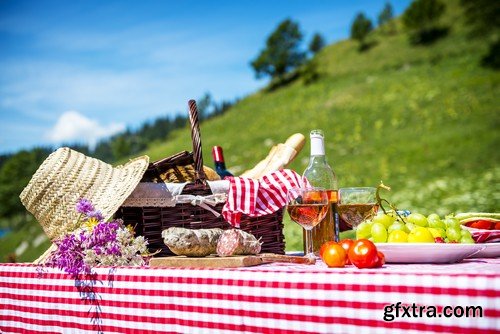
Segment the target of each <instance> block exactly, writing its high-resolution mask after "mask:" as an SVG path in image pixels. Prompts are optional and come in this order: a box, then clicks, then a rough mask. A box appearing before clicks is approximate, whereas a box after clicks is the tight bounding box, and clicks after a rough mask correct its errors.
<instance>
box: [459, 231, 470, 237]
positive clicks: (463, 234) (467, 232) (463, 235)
mask: <svg viewBox="0 0 500 334" xmlns="http://www.w3.org/2000/svg"><path fill="white" fill-rule="evenodd" d="M460 233H461V234H462V238H463V237H466V238H472V234H470V231H468V230H463V229H462V231H461V232H460Z"/></svg>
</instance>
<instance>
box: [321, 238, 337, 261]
mask: <svg viewBox="0 0 500 334" xmlns="http://www.w3.org/2000/svg"><path fill="white" fill-rule="evenodd" d="M334 244H336V242H335V241H327V242H325V243H324V244H323V245H321V247H320V249H319V257H321V258H323V253H324V252H325V249H327V248H328V247H329V246H330V245H334Z"/></svg>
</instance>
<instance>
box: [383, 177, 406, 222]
mask: <svg viewBox="0 0 500 334" xmlns="http://www.w3.org/2000/svg"><path fill="white" fill-rule="evenodd" d="M381 189H384V190H387V191H391V187H388V186H386V185H385V184H384V183H383V182H382V181H380V184H379V185H378V186H377V191H376V192H375V199H376V200H377V204H378V206H380V208H381V209H382V211H383V212H384V214H387V211H386V210H385V208H384V205H383V204H382V203H383V202H385V203H386V204H387V205H389V207H390V208H391V210H392V211H394V212H395V213H396V215H397V216H398V217H399V219H401V221H402V222H403V223H406V221H405V219H404V218H403V217H402V216H401V215H400V214H399V213H398V209H397V208H396V206H395V205H394V204H392V203H391V202H389V201H388V200H386V199H385V198H382V197H380V190H381Z"/></svg>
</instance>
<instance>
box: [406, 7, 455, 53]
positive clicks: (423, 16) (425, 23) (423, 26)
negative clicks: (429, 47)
mask: <svg viewBox="0 0 500 334" xmlns="http://www.w3.org/2000/svg"><path fill="white" fill-rule="evenodd" d="M445 9H446V6H445V5H444V4H443V3H441V2H440V1H439V0H415V1H414V2H413V3H412V4H411V5H410V7H408V9H406V11H405V12H404V13H403V24H404V26H405V28H406V29H407V30H408V31H409V32H410V42H412V43H414V44H419V43H423V44H425V43H430V42H433V41H434V40H436V39H437V38H439V37H441V36H442V35H443V33H444V30H443V29H440V28H439V26H438V24H439V18H440V17H441V16H442V15H443V14H444V11H445Z"/></svg>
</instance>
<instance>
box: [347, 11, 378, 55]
mask: <svg viewBox="0 0 500 334" xmlns="http://www.w3.org/2000/svg"><path fill="white" fill-rule="evenodd" d="M372 30H373V24H372V21H371V20H370V19H369V18H367V17H366V16H365V15H364V14H363V13H359V14H358V15H357V16H356V18H355V19H354V22H353V23H352V26H351V38H353V39H355V40H358V41H359V43H360V50H361V51H362V50H364V49H366V47H367V44H366V37H367V36H368V34H369V33H370V32H371V31H372Z"/></svg>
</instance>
